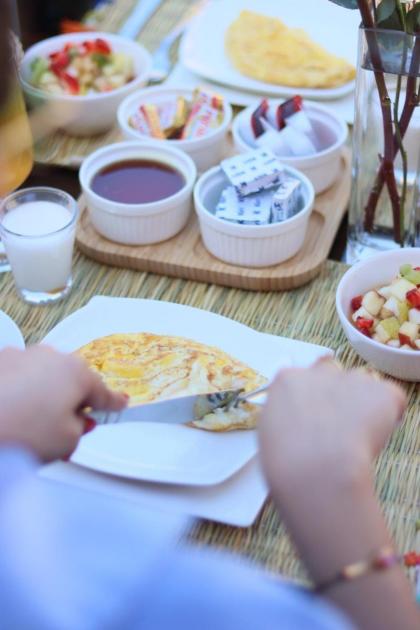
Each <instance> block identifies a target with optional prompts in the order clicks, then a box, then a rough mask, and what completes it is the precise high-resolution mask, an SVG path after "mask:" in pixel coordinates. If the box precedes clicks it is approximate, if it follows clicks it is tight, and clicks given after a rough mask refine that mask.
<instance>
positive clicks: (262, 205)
mask: <svg viewBox="0 0 420 630" xmlns="http://www.w3.org/2000/svg"><path fill="white" fill-rule="evenodd" d="M272 196H273V195H272V192H271V191H270V192H268V191H264V192H261V193H258V194H255V195H249V196H248V197H239V196H238V194H237V192H236V190H235V188H234V187H233V186H227V187H226V188H225V189H224V190H223V191H222V194H221V196H220V200H219V203H218V204H217V206H216V211H215V215H216V217H218V218H219V219H223V220H224V221H231V222H233V223H240V224H242V225H266V224H267V223H270V219H271V202H272Z"/></svg>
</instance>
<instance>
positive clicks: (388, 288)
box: [378, 284, 391, 300]
mask: <svg viewBox="0 0 420 630" xmlns="http://www.w3.org/2000/svg"><path fill="white" fill-rule="evenodd" d="M378 293H379V295H382V297H384V298H385V299H386V300H387V299H388V298H389V297H391V285H390V284H388V285H387V286H386V287H381V288H380V289H378Z"/></svg>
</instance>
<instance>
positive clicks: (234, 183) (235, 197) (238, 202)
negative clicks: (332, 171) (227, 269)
mask: <svg viewBox="0 0 420 630" xmlns="http://www.w3.org/2000/svg"><path fill="white" fill-rule="evenodd" d="M314 198H315V192H314V188H313V186H312V184H311V182H310V181H309V179H308V178H307V177H306V176H305V175H303V174H302V173H301V172H299V171H297V170H296V169H294V168H291V167H290V166H285V165H284V164H282V163H281V162H280V161H279V160H278V158H277V157H276V156H275V155H274V154H273V153H272V152H271V151H269V150H267V149H256V150H254V151H249V152H248V153H242V154H239V155H235V156H233V157H231V158H227V159H225V160H223V161H222V162H221V164H220V166H217V167H214V168H211V169H210V170H208V171H207V172H206V173H204V174H203V175H201V177H200V178H199V179H198V181H197V184H196V186H195V189H194V204H195V210H196V213H197V215H198V219H199V223H200V230H201V236H202V238H203V242H204V245H205V247H206V248H207V249H208V251H209V252H210V253H211V254H213V256H215V257H216V258H219V259H220V260H223V261H224V262H227V263H230V264H234V265H241V266H245V267H268V266H271V265H276V264H279V263H281V262H283V261H284V260H287V259H289V258H291V257H292V256H294V255H295V254H296V253H297V252H298V251H299V250H300V248H301V247H302V245H303V242H304V240H305V236H306V231H307V227H308V221H309V217H310V214H311V212H312V209H313V205H314Z"/></svg>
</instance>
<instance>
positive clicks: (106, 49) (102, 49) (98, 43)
mask: <svg viewBox="0 0 420 630" xmlns="http://www.w3.org/2000/svg"><path fill="white" fill-rule="evenodd" d="M94 46H95V52H98V53H102V54H103V55H109V54H110V53H111V52H112V50H111V46H110V45H109V44H108V42H106V41H105V40H104V39H101V38H100V37H98V38H97V39H95V44H94Z"/></svg>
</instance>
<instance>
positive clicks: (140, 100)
mask: <svg viewBox="0 0 420 630" xmlns="http://www.w3.org/2000/svg"><path fill="white" fill-rule="evenodd" d="M192 94H193V90H191V89H188V88H185V89H184V88H166V87H151V88H145V89H144V90H139V91H137V92H136V93H135V94H131V95H130V96H128V97H127V98H125V99H124V101H123V102H122V103H121V105H120V106H119V108H118V112H117V118H118V124H119V126H120V129H121V131H122V133H123V134H124V137H125V138H127V140H145V139H148V138H149V136H145V135H144V134H142V133H140V132H139V131H136V129H133V127H131V125H130V124H129V122H128V121H129V119H130V117H131V116H132V115H133V114H134V113H135V112H136V111H137V110H138V108H139V107H140V105H142V104H144V103H153V104H156V103H159V102H164V101H168V100H169V99H174V98H176V97H177V96H184V97H185V98H186V99H188V100H189V101H191V99H192ZM231 120H232V108H231V106H230V105H229V103H227V102H226V101H224V104H223V120H222V122H221V123H220V125H219V127H216V128H215V129H212V130H210V131H209V133H208V134H207V135H205V136H203V137H202V138H194V139H191V140H159V142H162V143H163V144H165V145H169V146H174V147H176V148H177V149H182V150H183V151H185V153H188V155H189V156H191V158H192V159H193V160H194V162H195V164H196V166H197V169H198V170H199V171H200V172H202V171H205V170H207V169H208V168H210V167H211V166H214V165H215V164H219V162H220V161H221V160H222V159H223V158H224V157H225V155H226V140H227V134H228V130H229V125H230V123H231Z"/></svg>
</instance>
